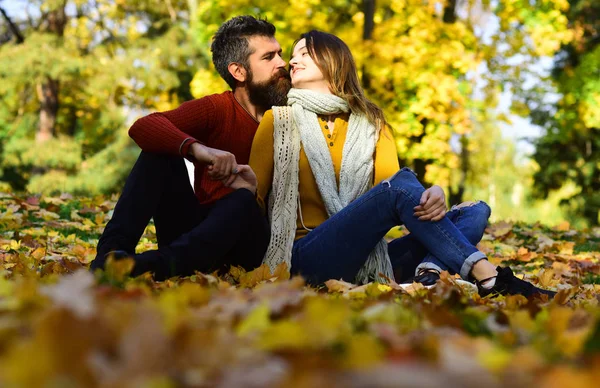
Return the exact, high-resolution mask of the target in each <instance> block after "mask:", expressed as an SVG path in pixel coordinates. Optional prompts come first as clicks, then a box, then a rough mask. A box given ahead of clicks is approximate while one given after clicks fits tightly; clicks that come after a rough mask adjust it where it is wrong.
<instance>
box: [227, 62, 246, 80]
mask: <svg viewBox="0 0 600 388" xmlns="http://www.w3.org/2000/svg"><path fill="white" fill-rule="evenodd" d="M227 70H228V71H229V73H230V74H231V75H232V76H233V78H235V79H236V81H238V82H246V78H247V77H248V72H247V71H246V68H244V66H242V65H241V64H240V63H237V62H231V63H230V64H229V66H227Z"/></svg>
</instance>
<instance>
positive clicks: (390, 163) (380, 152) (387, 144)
mask: <svg viewBox="0 0 600 388" xmlns="http://www.w3.org/2000/svg"><path fill="white" fill-rule="evenodd" d="M374 168H375V174H374V179H373V184H374V185H376V184H378V183H380V182H381V181H383V180H384V179H387V178H389V177H391V176H392V175H394V174H395V173H397V172H398V170H399V169H400V165H399V163H398V151H396V141H395V140H394V136H392V133H391V131H390V130H389V128H388V127H385V128H383V129H382V130H381V133H380V134H379V140H378V141H377V145H376V146H375V161H374Z"/></svg>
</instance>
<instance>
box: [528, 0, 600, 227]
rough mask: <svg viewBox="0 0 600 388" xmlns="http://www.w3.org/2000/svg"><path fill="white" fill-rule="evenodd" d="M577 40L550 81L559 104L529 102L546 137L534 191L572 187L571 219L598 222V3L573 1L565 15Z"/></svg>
mask: <svg viewBox="0 0 600 388" xmlns="http://www.w3.org/2000/svg"><path fill="white" fill-rule="evenodd" d="M564 15H565V16H566V17H567V18H568V20H569V25H570V28H571V30H572V31H573V32H574V39H573V40H572V41H571V42H570V43H569V44H568V45H564V46H562V47H561V49H560V50H559V51H558V52H557V53H556V55H555V58H554V59H555V60H554V70H553V71H552V78H553V80H554V81H555V82H554V85H555V86H556V91H557V92H558V93H559V94H560V95H559V98H557V99H556V100H557V101H555V102H552V101H551V102H547V101H541V102H540V99H539V97H537V96H534V95H530V96H528V97H529V98H528V99H527V100H526V103H527V104H528V106H529V107H530V109H531V110H532V118H533V120H534V122H535V123H537V124H539V125H541V126H542V127H543V128H544V130H545V134H544V136H542V137H541V138H540V139H539V140H537V141H536V152H535V155H534V158H535V160H536V162H537V163H538V164H539V165H540V166H542V168H541V169H540V170H539V171H538V172H537V173H536V174H535V189H536V194H538V195H539V196H543V197H547V196H548V195H549V194H550V193H551V191H553V190H558V189H560V188H561V187H563V186H564V185H567V184H572V183H574V184H575V185H576V186H577V187H578V190H577V191H576V192H575V193H573V194H572V195H571V196H570V197H569V198H567V199H565V201H564V204H565V205H567V206H568V207H569V208H570V209H571V210H572V215H573V216H574V215H583V216H584V217H585V218H586V219H587V220H588V222H589V223H590V224H592V225H598V224H600V152H599V151H600V18H598V15H600V3H599V2H597V1H594V0H572V1H571V7H570V8H569V9H568V10H566V11H565V12H564Z"/></svg>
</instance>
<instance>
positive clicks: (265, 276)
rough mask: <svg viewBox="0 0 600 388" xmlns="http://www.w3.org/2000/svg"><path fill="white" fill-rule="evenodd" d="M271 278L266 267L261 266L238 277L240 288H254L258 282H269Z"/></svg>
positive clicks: (269, 271) (269, 270) (264, 265)
mask: <svg viewBox="0 0 600 388" xmlns="http://www.w3.org/2000/svg"><path fill="white" fill-rule="evenodd" d="M272 277H273V275H272V274H271V269H270V268H269V266H268V265H266V264H263V265H261V266H260V267H258V268H256V269H255V270H253V271H250V272H246V273H244V274H242V275H241V276H240V286H242V287H254V286H255V285H257V284H258V283H260V282H263V281H266V280H269V279H271V278H272Z"/></svg>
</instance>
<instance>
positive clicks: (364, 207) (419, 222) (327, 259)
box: [226, 31, 554, 296]
mask: <svg viewBox="0 0 600 388" xmlns="http://www.w3.org/2000/svg"><path fill="white" fill-rule="evenodd" d="M290 67H291V77H292V86H293V89H292V90H291V91H290V93H289V94H288V104H289V106H285V107H274V108H273V110H272V111H268V112H267V113H266V114H265V116H264V117H263V119H262V121H261V123H260V126H259V128H258V131H257V133H256V136H255V138H254V142H253V145H252V152H251V156H250V167H251V168H248V167H246V166H243V167H241V168H240V171H239V174H238V175H237V178H232V179H230V180H229V181H228V182H226V184H231V186H232V187H236V188H239V187H246V188H249V189H251V190H254V189H256V196H257V200H258V202H259V204H260V205H261V206H262V207H263V208H264V209H268V214H269V220H270V222H271V242H270V245H269V248H268V250H267V254H266V256H265V260H264V262H265V263H267V264H269V265H270V266H271V268H274V267H275V266H276V265H277V264H279V263H281V262H286V263H287V264H288V265H289V266H290V267H291V271H292V273H295V274H301V275H302V276H304V277H305V278H306V279H307V281H308V282H309V283H311V284H321V283H323V282H324V281H326V280H328V279H332V278H333V279H340V278H342V279H345V280H348V281H356V282H362V283H365V282H368V281H370V280H373V279H376V278H377V277H378V275H379V274H383V275H385V276H387V277H389V278H393V277H394V267H396V269H398V268H400V267H401V265H402V261H403V259H405V258H406V257H407V256H411V255H412V256H413V259H414V256H415V255H416V256H419V255H420V257H419V259H421V258H422V257H423V256H425V255H427V257H426V258H425V260H424V262H423V263H422V264H420V266H419V270H420V271H419V273H420V274H421V275H422V276H421V278H427V277H429V278H431V276H429V275H431V273H430V272H429V271H433V275H434V276H433V278H434V279H435V277H436V276H438V277H439V275H436V273H437V274H439V272H438V271H440V270H448V271H450V272H453V273H459V274H460V275H461V277H462V278H464V279H471V280H475V281H476V284H477V287H478V289H479V293H480V294H481V295H487V294H491V293H501V294H523V295H525V296H530V295H533V294H539V293H545V294H548V295H549V296H553V295H554V293H553V292H550V291H545V290H541V289H539V288H536V287H534V286H533V285H531V284H530V283H527V282H525V281H522V280H520V279H518V278H516V277H515V276H514V275H513V273H512V271H511V270H510V269H509V268H500V267H498V268H495V267H494V266H493V265H492V264H491V263H489V262H488V261H487V260H486V257H485V255H484V254H483V253H481V252H479V251H478V250H477V249H476V248H475V247H474V245H475V244H476V243H477V242H478V241H479V239H480V238H481V236H482V235H483V229H484V228H485V225H486V223H487V218H488V216H489V208H488V207H487V205H485V204H484V203H483V202H479V203H476V204H473V205H472V206H466V207H462V208H461V209H457V210H454V211H453V212H450V213H449V215H448V216H444V214H445V204H443V201H444V199H443V195H440V191H441V189H440V188H439V187H433V188H431V189H429V190H425V188H424V187H423V186H422V185H421V184H420V183H419V181H418V180H417V179H416V177H415V174H414V173H413V172H412V171H410V170H409V169H407V168H403V169H400V170H399V166H398V161H397V157H396V148H395V146H394V141H393V138H392V136H391V134H390V131H389V129H388V127H387V125H386V121H385V118H384V115H383V112H382V110H381V109H380V108H378V107H377V106H376V105H375V104H373V103H372V102H370V101H369V100H368V99H366V98H365V96H364V93H363V91H362V88H361V86H360V83H359V79H358V75H357V71H356V65H355V63H354V59H353V57H352V54H351V53H350V50H349V49H348V47H347V46H346V44H345V43H344V42H343V41H341V40H340V39H339V38H337V37H336V36H334V35H331V34H327V33H323V32H319V31H311V32H308V33H306V34H303V35H302V36H301V38H300V39H299V40H298V41H297V43H296V44H295V46H294V49H293V57H292V59H291V60H290ZM252 170H253V171H254V172H255V173H256V176H254V174H253V173H252ZM398 170H399V171H398ZM232 180H233V182H231V181H232ZM257 182H258V183H257ZM267 197H268V203H265V199H266V198H267ZM440 197H441V205H440ZM452 221H455V222H456V225H455V224H454V223H453V222H452ZM401 224H404V225H405V226H406V227H407V228H408V229H409V230H410V231H411V234H410V235H409V236H406V237H404V238H401V239H397V240H395V241H393V242H391V243H390V244H389V245H388V244H387V243H386V242H385V240H384V239H383V238H384V236H385V234H386V233H387V231H388V230H389V229H390V228H392V227H394V226H397V225H401ZM459 228H462V229H463V232H461V231H460V230H459Z"/></svg>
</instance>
